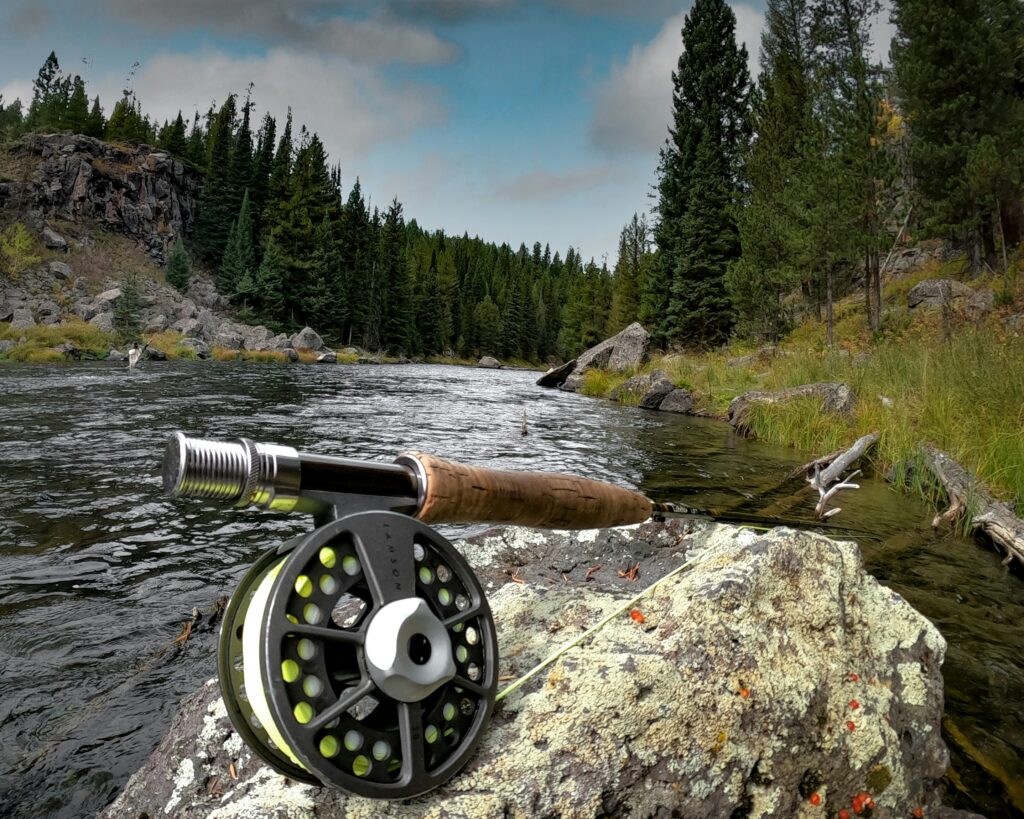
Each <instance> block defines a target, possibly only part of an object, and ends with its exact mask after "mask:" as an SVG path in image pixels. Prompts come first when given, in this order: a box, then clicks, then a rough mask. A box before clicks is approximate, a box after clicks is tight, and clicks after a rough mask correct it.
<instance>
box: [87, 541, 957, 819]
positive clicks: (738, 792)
mask: <svg viewBox="0 0 1024 819" xmlns="http://www.w3.org/2000/svg"><path fill="white" fill-rule="evenodd" d="M460 547H461V550H462V551H463V553H464V554H465V555H466V556H467V558H468V559H469V560H470V562H471V563H473V564H474V565H475V567H476V569H477V571H478V573H479V575H480V577H481V579H482V582H483V583H484V584H485V586H486V587H487V588H488V590H489V591H488V596H489V598H490V602H491V608H492V610H493V613H494V616H495V620H496V623H497V628H498V639H499V645H500V646H501V658H500V660H499V668H498V671H499V674H500V675H501V679H503V680H505V681H506V682H503V683H501V685H506V684H507V680H509V679H512V678H516V677H518V676H520V675H522V674H523V673H524V672H526V671H527V669H529V668H531V667H532V666H533V665H534V664H535V663H537V662H538V661H539V660H540V659H541V658H543V657H545V656H547V655H548V654H549V653H550V652H551V651H552V649H553V648H555V647H556V646H558V645H562V644H564V643H566V642H567V641H569V640H571V639H573V638H576V637H578V636H579V635H580V634H581V633H582V632H583V631H584V630H585V629H586V628H588V627H590V626H591V625H594V624H595V623H597V622H598V621H599V620H600V619H601V618H602V617H603V616H605V615H607V614H611V613H612V612H614V611H616V610H617V609H620V608H621V609H622V611H621V613H619V614H616V615H615V616H614V617H613V618H612V619H611V620H610V622H609V623H608V624H607V625H606V626H605V627H603V628H602V629H600V630H599V631H598V632H597V633H596V635H594V636H593V637H592V638H590V639H588V640H586V641H584V642H583V643H582V644H581V645H579V646H577V647H575V648H572V649H570V650H568V651H566V652H565V653H564V655H562V656H561V657H560V659H558V660H556V661H555V662H554V663H553V664H552V665H551V666H550V667H548V668H547V669H546V670H545V671H543V672H542V673H541V674H540V675H538V676H537V677H536V678H534V679H533V680H531V681H529V682H528V683H527V684H526V685H524V686H523V687H522V688H520V689H519V690H517V691H516V692H515V693H513V694H512V695H510V696H509V697H508V698H506V699H505V700H504V702H503V703H501V704H500V705H499V706H498V708H497V711H496V714H495V717H494V719H493V720H492V723H491V725H490V727H489V728H488V730H487V731H486V733H485V735H484V737H483V740H482V742H481V745H480V746H479V748H478V750H477V751H476V753H475V755H474V756H473V757H472V758H471V759H470V761H469V763H468V764H467V766H466V767H465V768H464V769H463V771H462V772H461V773H459V774H457V775H456V776H455V777H454V778H453V779H451V780H450V781H449V782H448V783H447V784H445V785H443V786H442V787H440V788H439V789H437V790H436V791H433V792H431V793H429V794H427V795H425V796H422V797H419V798H417V799H411V800H406V801H400V802H387V801H379V800H367V799H362V798H357V797H351V796H347V795H345V794H343V793H340V792H338V791H334V790H331V789H329V788H315V787H310V786H306V785H301V784H298V783H296V782H291V781H288V780H286V779H285V778H283V777H281V776H279V775H277V774H275V773H273V772H272V771H270V770H269V769H267V768H266V767H265V766H263V764H262V763H261V762H260V760H259V759H258V758H257V757H256V756H254V755H253V753H252V752H251V751H250V750H249V749H248V748H247V747H245V746H244V744H243V743H242V740H241V739H240V738H239V736H238V735H237V734H235V733H234V731H233V730H232V728H231V726H230V723H229V721H228V718H227V714H226V711H225V708H224V704H223V702H222V701H221V699H220V696H219V692H218V688H217V685H216V683H215V682H213V681H210V682H209V683H207V684H206V685H205V686H203V687H202V688H200V689H199V690H198V691H197V692H196V693H195V694H194V695H193V696H191V697H190V698H189V699H188V700H186V701H185V703H184V704H183V706H182V709H181V712H180V714H179V716H178V718H177V720H176V722H175V723H174V725H173V726H172V727H171V729H170V732H169V733H168V735H167V736H166V738H165V739H164V740H163V741H162V742H161V744H160V746H159V747H158V748H157V749H156V750H155V751H154V753H153V754H152V756H151V757H150V758H149V760H148V761H147V762H146V763H145V765H144V766H143V768H142V769H141V770H140V771H139V772H138V773H136V774H135V775H134V776H133V777H132V778H131V780H130V781H129V782H128V784H127V786H126V787H125V789H124V791H123V792H122V793H121V795H120V796H119V797H118V798H117V800H116V801H115V802H114V803H113V804H112V805H111V806H109V807H108V808H107V809H106V810H105V811H104V813H103V814H101V816H103V817H105V818H106V819H114V818H115V817H117V818H118V819H120V817H125V816H141V815H147V816H153V817H156V816H160V817H165V818H166V819H198V817H204V819H214V817H224V818H225V819H226V817H242V816H244V817H253V818H258V819H271V818H273V819H285V818H286V817H303V819H307V818H308V817H315V819H334V818H337V819H340V818H341V817H350V819H369V818H370V817H408V818H409V819H411V818H412V817H424V816H425V817H435V819H440V817H445V819H449V818H450V819H457V818H458V817H490V816H511V817H524V818H525V817H534V816H545V817H581V818H583V819H586V818H588V817H599V816H601V817H603V816H622V817H670V816H680V817H702V818H703V817H707V818H708V819H717V818H719V817H720V818H721V819H728V818H729V817H738V816H750V817H775V816H778V817H792V816H806V817H808V819H810V818H811V817H817V816H835V815H836V814H837V813H838V811H839V810H840V809H845V810H847V811H850V808H851V802H852V800H853V799H854V798H855V797H856V796H857V795H858V794H860V793H862V792H863V791H870V793H871V798H872V799H873V800H874V802H875V804H876V812H875V815H876V817H904V816H910V815H911V814H912V812H913V811H914V810H915V809H916V808H918V807H923V808H924V810H925V811H926V815H935V814H937V813H938V806H939V798H940V797H939V787H938V783H939V780H940V779H941V777H942V776H943V775H944V774H945V771H946V768H947V766H948V762H949V756H948V753H947V751H946V748H945V746H944V744H943V741H942V736H941V717H942V677H941V673H940V666H941V664H942V660H943V656H944V653H945V641H944V640H943V638H942V636H941V635H940V634H939V632H938V631H937V630H936V628H935V627H934V626H933V625H932V624H931V623H930V622H928V620H926V619H925V618H924V617H922V616H921V615H920V614H918V613H917V612H916V611H914V609H913V608H911V606H910V605H909V604H908V603H907V602H906V601H905V600H904V599H903V598H902V597H900V596H899V595H898V594H896V593H895V592H892V591H890V590H889V589H886V588H884V587H883V586H881V585H879V584H878V583H877V582H876V581H875V580H874V579H873V578H871V577H870V576H868V575H867V574H866V573H865V572H864V568H863V565H862V562H861V557H860V552H859V550H858V548H857V546H856V545H855V544H853V543H836V542H833V541H831V540H828V539H827V538H825V537H824V536H821V535H817V534H811V533H801V532H795V531H792V530H786V529H776V530H774V531H772V532H769V533H756V532H752V531H749V530H741V529H736V528H732V527H724V526H714V527H709V528H706V529H703V530H701V531H698V532H696V533H690V532H689V531H688V529H687V528H686V526H685V525H684V524H682V523H681V522H679V521H672V522H669V523H667V524H644V525H642V526H634V527H627V528H624V529H612V530H601V531H589V532H579V533H576V534H572V533H568V532H548V533H543V532H538V531H533V530H525V529H516V528H508V529H503V530H499V531H497V532H492V533H490V534H486V535H483V536H480V537H477V538H474V539H472V540H470V541H466V542H463V543H462V544H460ZM684 562H688V563H690V564H691V568H690V569H689V570H688V571H686V572H684V573H683V574H681V575H677V576H675V577H673V578H672V579H669V580H667V581H666V582H664V583H663V584H661V585H660V586H659V587H657V588H656V589H654V590H652V591H650V592H649V593H648V594H647V595H646V596H645V597H643V598H641V599H640V600H639V601H637V602H635V603H629V602H628V601H629V599H630V597H632V596H633V595H634V594H636V593H637V591H638V589H639V588H642V587H644V586H647V585H649V584H651V583H653V582H654V581H655V580H656V579H658V578H659V577H662V576H663V575H664V574H666V573H667V571H668V570H669V569H670V568H672V567H677V566H679V565H682V564H683V563H684ZM637 564H638V573H639V579H638V581H637V582H635V583H631V582H630V581H629V580H628V578H623V577H619V576H618V574H620V573H622V572H617V571H616V570H617V569H624V568H627V567H632V566H634V565H637ZM510 567H514V568H516V574H517V579H520V580H522V581H523V582H522V583H512V582H509V575H510V574H511V571H510ZM236 777H237V778H236ZM814 793H816V794H817V795H818V796H817V800H813V801H820V805H819V806H818V807H815V806H814V805H813V804H812V799H811V796H812V794H814ZM850 813H851V815H853V812H852V811H850Z"/></svg>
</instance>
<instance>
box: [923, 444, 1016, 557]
mask: <svg viewBox="0 0 1024 819" xmlns="http://www.w3.org/2000/svg"><path fill="white" fill-rule="evenodd" d="M923 451H924V457H925V462H926V463H927V465H928V468H929V469H930V470H931V472H932V474H933V475H935V477H936V478H937V479H938V481H939V483H941V484H942V488H943V489H945V490H946V495H947V496H948V497H949V509H947V510H946V511H945V512H943V513H942V514H939V515H936V516H935V520H933V521H932V526H939V525H940V524H943V523H954V522H956V521H957V520H960V519H962V518H965V517H966V518H967V519H968V520H969V526H970V528H971V529H977V530H979V531H981V532H982V533H984V534H985V535H986V536H988V538H989V539H990V540H991V541H992V542H993V543H995V544H996V545H997V546H1000V547H1002V549H1003V550H1004V551H1005V552H1006V560H1004V561H1003V562H1004V563H1009V562H1010V561H1012V560H1013V559H1014V558H1017V560H1018V561H1020V562H1021V564H1022V565H1024V520H1021V519H1020V518H1019V517H1017V516H1016V515H1015V514H1014V511H1013V507H1012V506H1011V505H1010V504H1008V503H1004V502H1003V501H997V500H996V499H995V498H993V497H992V495H991V494H989V491H988V490H987V489H986V488H985V486H984V484H983V483H982V482H981V481H979V480H978V479H977V478H975V477H974V476H973V475H971V474H970V473H969V472H968V471H967V470H966V469H964V468H963V467H962V466H960V464H958V463H957V462H956V461H954V460H953V459H952V458H950V457H949V455H947V454H946V453H945V452H943V451H942V450H941V449H939V448H938V447H936V446H934V445H932V444H925V445H924V447H923Z"/></svg>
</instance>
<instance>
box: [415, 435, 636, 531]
mask: <svg viewBox="0 0 1024 819" xmlns="http://www.w3.org/2000/svg"><path fill="white" fill-rule="evenodd" d="M403 457H409V458H414V459H415V460H417V461H419V463H420V465H421V466H422V467H423V471H424V474H425V475H426V479H427V486H426V492H425V493H424V499H423V504H422V505H421V507H420V510H419V513H418V514H417V515H416V517H417V518H418V519H419V520H422V521H423V522H424V523H515V524H519V525H521V526H536V527H539V528H544V529H596V528H600V527H603V526H623V525H626V524H629V523H640V522H642V521H645V520H647V519H648V518H649V517H650V516H651V512H652V505H651V501H650V500H648V499H647V498H646V497H644V496H643V495H641V494H640V493H638V492H632V491H630V490H629V489H622V488H621V487H618V486H612V485H611V484H608V483H603V482H601V481H592V480H588V479H587V478H577V477H575V476H573V475H558V474H555V473H547V472H504V471H499V470H494V469H481V468H478V467H473V466H466V465H465V464H460V463H455V462H454V461H446V460H444V459H442V458H438V457H436V456H434V455H427V454H424V453H422V452H405V453H403Z"/></svg>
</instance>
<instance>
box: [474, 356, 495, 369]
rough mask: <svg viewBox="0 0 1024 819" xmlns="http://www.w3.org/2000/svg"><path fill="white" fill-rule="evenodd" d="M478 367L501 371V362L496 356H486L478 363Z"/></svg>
mask: <svg viewBox="0 0 1024 819" xmlns="http://www.w3.org/2000/svg"><path fill="white" fill-rule="evenodd" d="M476 366H478V367H483V368H484V369H485V370H500V369H501V362H500V361H498V359H496V358H494V356H489V355H485V356H484V357H483V358H481V359H480V360H479V361H478V362H477V363H476Z"/></svg>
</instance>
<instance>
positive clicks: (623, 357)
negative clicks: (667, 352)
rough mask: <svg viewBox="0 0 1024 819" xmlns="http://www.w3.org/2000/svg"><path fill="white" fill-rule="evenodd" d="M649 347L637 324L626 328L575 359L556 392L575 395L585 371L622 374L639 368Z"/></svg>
mask: <svg viewBox="0 0 1024 819" xmlns="http://www.w3.org/2000/svg"><path fill="white" fill-rule="evenodd" d="M650 343H651V337H650V334H649V333H648V332H647V331H646V330H645V329H644V328H643V326H642V325H641V324H639V323H637V322H634V323H633V324H630V325H629V326H628V327H627V328H626V329H625V330H623V331H621V332H620V333H617V334H616V335H614V336H612V337H611V338H608V339H605V340H604V341H602V342H601V343H600V344H598V345H597V346H595V347H591V348H590V349H589V350H587V351H586V352H585V353H583V354H582V355H581V356H580V357H579V358H577V359H576V366H575V367H574V368H573V371H572V373H571V374H570V375H569V376H567V377H566V378H565V380H564V381H563V383H562V385H561V387H560V389H563V390H565V391H566V392H576V391H577V390H578V389H579V388H580V385H581V384H582V383H583V373H584V372H585V371H586V370H589V369H597V370H613V371H615V372H623V371H625V370H633V369H637V368H639V367H640V365H642V364H643V363H644V362H645V361H646V360H647V355H648V351H649V349H650Z"/></svg>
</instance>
